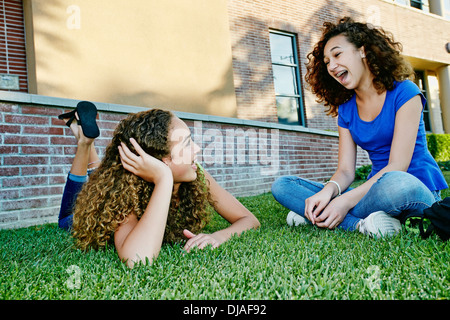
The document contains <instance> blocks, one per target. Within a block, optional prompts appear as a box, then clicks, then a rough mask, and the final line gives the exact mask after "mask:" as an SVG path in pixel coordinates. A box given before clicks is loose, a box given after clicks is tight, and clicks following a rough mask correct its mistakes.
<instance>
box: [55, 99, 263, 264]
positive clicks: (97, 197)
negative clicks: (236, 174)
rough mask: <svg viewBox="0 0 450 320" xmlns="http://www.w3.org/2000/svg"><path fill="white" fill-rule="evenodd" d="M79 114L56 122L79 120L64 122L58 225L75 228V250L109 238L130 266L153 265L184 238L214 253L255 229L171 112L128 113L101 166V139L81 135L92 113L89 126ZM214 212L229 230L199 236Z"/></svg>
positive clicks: (92, 123)
mask: <svg viewBox="0 0 450 320" xmlns="http://www.w3.org/2000/svg"><path fill="white" fill-rule="evenodd" d="M84 103H85V102H84ZM93 108H95V106H93V105H92V106H91V109H93ZM77 111H79V108H78V107H77V109H75V110H74V111H73V112H74V113H73V114H72V115H69V114H65V115H61V116H60V118H65V117H69V116H71V117H72V120H73V117H75V116H76V120H81V125H80V123H78V124H77V123H75V122H77V121H68V122H67V123H68V124H69V126H70V128H71V129H72V131H73V133H74V135H75V137H76V138H77V141H78V142H77V151H76V154H75V158H74V160H73V163H72V167H71V170H70V173H69V176H68V179H67V183H66V187H65V190H64V195H63V199H62V204H61V212H60V216H59V225H60V227H61V228H64V229H71V230H72V232H73V236H74V237H75V239H76V244H77V246H78V247H79V248H81V249H88V248H94V249H97V248H100V247H104V246H105V245H106V244H107V243H108V242H109V241H110V240H112V239H113V240H114V245H115V248H116V250H117V253H118V255H119V257H120V259H121V260H124V261H126V263H127V265H128V266H130V267H132V266H133V265H134V264H135V263H136V262H138V261H143V262H145V261H146V259H148V260H149V262H150V263H151V262H152V261H153V260H154V259H155V258H156V257H157V256H158V254H159V251H160V249H161V245H162V243H163V242H175V241H180V240H183V239H186V238H187V239H189V240H188V241H187V242H186V244H185V246H184V249H185V250H187V251H188V252H189V251H190V250H191V249H192V248H194V247H198V248H200V249H202V248H205V247H206V246H207V245H211V246H212V247H217V246H219V245H220V244H221V243H223V242H225V241H226V240H227V239H229V238H230V237H231V236H232V235H233V234H240V233H242V232H243V231H245V230H249V229H252V228H258V227H259V222H258V220H257V219H256V217H255V216H254V215H253V214H252V213H251V212H250V211H248V210H247V209H246V208H245V207H244V206H243V205H242V204H241V203H240V202H239V201H238V200H237V199H236V198H234V197H233V196H232V195H231V194H230V193H228V192H227V191H226V190H224V189H223V188H222V187H221V186H219V184H218V183H217V182H216V181H215V180H214V179H213V178H212V176H211V175H210V174H208V173H207V172H206V171H204V170H203V168H202V167H201V166H200V164H199V163H197V162H196V154H197V153H198V152H199V147H198V146H197V145H196V144H195V143H194V142H193V141H192V139H191V133H190V130H189V128H188V127H187V125H186V124H185V123H184V122H183V121H182V120H180V119H179V118H177V117H176V116H174V115H173V114H172V113H171V112H168V111H163V110H158V109H153V110H149V111H143V112H140V113H136V114H131V115H129V116H128V117H127V118H126V119H124V120H122V121H121V122H120V123H119V125H118V127H117V128H116V130H115V132H114V136H113V138H112V141H111V143H110V144H109V145H108V147H107V148H106V151H105V157H104V159H103V160H102V161H101V162H100V160H99V157H98V155H97V153H96V151H95V147H94V139H95V137H96V136H98V134H91V135H90V137H86V135H85V134H84V133H85V132H88V131H89V132H90V131H92V126H94V127H96V123H95V116H96V113H97V112H96V109H95V111H94V112H91V115H90V120H84V119H83V116H84V117H86V118H88V116H86V115H81V114H78V112H77ZM75 113H76V114H75ZM92 116H93V117H94V120H92ZM89 123H90V125H89ZM89 126H90V127H89ZM94 132H97V133H98V128H97V130H94ZM98 163H100V165H99V166H98V167H97V168H95V170H93V168H92V167H95V166H96V165H98ZM89 171H92V173H91V174H90V175H89V179H88V175H87V174H88V172H89ZM211 206H212V207H213V208H214V209H215V210H216V211H217V212H218V213H219V214H220V215H221V216H222V217H224V218H225V219H226V220H227V221H229V222H230V223H231V225H230V226H229V227H228V228H226V229H223V230H219V231H217V232H214V233H212V234H197V233H198V232H200V231H201V229H202V228H203V227H204V226H205V225H206V224H207V223H208V221H209V216H210V213H211Z"/></svg>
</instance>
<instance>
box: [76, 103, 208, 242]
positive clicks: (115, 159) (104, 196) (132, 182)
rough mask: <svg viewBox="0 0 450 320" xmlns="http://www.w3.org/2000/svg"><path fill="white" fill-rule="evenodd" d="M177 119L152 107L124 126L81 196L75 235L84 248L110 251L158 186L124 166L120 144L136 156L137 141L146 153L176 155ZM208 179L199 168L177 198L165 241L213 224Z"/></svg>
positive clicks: (183, 185) (127, 121)
mask: <svg viewBox="0 0 450 320" xmlns="http://www.w3.org/2000/svg"><path fill="white" fill-rule="evenodd" d="M172 118H173V114H172V113H171V112H169V111H164V110H160V109H152V110H149V111H143V112H139V113H135V114H131V115H129V116H128V117H127V118H125V119H124V120H122V121H121V122H120V123H119V125H118V126H117V128H116V130H115V131H114V136H113V138H112V141H111V143H110V144H109V145H108V147H107V148H106V151H105V156H104V158H103V160H102V162H101V164H100V166H99V167H98V168H97V169H96V170H95V172H94V173H93V174H91V176H90V177H89V181H88V182H86V183H85V184H84V186H83V188H82V190H81V191H80V193H79V195H78V197H77V201H76V204H75V208H74V214H73V226H72V234H73V236H74V238H75V242H76V245H77V246H78V247H79V248H81V249H84V250H85V249H88V248H94V249H98V248H101V247H104V246H106V244H107V243H108V242H109V241H110V240H111V239H112V238H113V237H112V236H113V233H114V231H115V230H116V229H117V227H118V226H119V225H120V223H122V222H123V221H124V220H125V218H126V217H127V216H128V215H130V214H135V215H136V216H137V217H138V219H140V218H141V217H142V215H143V213H144V211H145V209H146V207H147V204H148V202H149V201H150V197H151V195H152V192H153V189H154V187H155V186H154V184H153V183H149V182H146V181H145V180H143V179H141V178H139V177H138V176H136V175H134V174H133V173H131V172H129V171H127V170H126V169H124V168H123V166H122V163H121V161H120V155H119V151H118V146H119V145H120V143H121V142H124V143H125V144H126V145H127V147H128V148H129V149H130V150H131V151H133V152H136V151H135V149H134V148H133V146H132V144H131V143H130V142H129V141H130V138H134V139H135V140H136V141H137V143H138V144H139V145H140V146H141V147H142V149H143V150H144V151H145V152H146V153H148V154H150V155H151V156H153V157H155V158H157V159H159V160H161V159H162V158H163V157H165V156H167V155H169V154H170V146H169V140H168V137H169V131H170V128H171V120H172ZM206 181H207V180H206V178H205V176H204V173H203V171H202V170H201V169H200V167H199V168H198V170H197V178H196V180H194V181H192V182H183V183H181V185H180V187H179V188H178V192H177V194H175V193H174V194H172V200H171V205H170V209H169V214H168V217H167V225H166V229H165V234H164V242H176V241H180V240H182V239H183V236H182V232H183V229H189V230H190V231H192V232H194V233H197V232H199V231H200V230H201V229H202V228H203V227H204V226H205V225H206V224H207V223H208V222H209V219H210V213H211V211H212V210H211V208H212V207H211V206H210V204H212V201H211V198H210V194H209V188H208V185H207V183H206Z"/></svg>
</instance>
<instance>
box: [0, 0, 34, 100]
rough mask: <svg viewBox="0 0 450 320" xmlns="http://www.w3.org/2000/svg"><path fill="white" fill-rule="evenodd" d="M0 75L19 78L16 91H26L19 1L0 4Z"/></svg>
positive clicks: (12, 0)
mask: <svg viewBox="0 0 450 320" xmlns="http://www.w3.org/2000/svg"><path fill="white" fill-rule="evenodd" d="M0 74H9V75H17V76H19V86H20V89H19V90H18V91H22V92H27V91H28V76H27V62H26V54H25V32H24V22H23V9H22V1H21V0H7V1H3V2H2V3H0Z"/></svg>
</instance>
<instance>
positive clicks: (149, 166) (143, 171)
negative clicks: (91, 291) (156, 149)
mask: <svg viewBox="0 0 450 320" xmlns="http://www.w3.org/2000/svg"><path fill="white" fill-rule="evenodd" d="M130 143H131V144H132V145H133V147H134V149H135V150H136V152H137V153H138V155H136V154H134V153H133V152H132V151H131V150H130V149H128V147H127V146H126V145H125V144H124V143H123V142H121V144H120V146H119V154H120V161H121V162H122V165H123V167H124V168H125V169H126V170H128V171H130V172H131V173H133V174H135V175H137V176H138V177H140V178H142V179H144V180H145V181H147V182H152V183H154V184H157V183H158V182H159V181H161V179H163V178H165V177H170V178H172V171H171V170H170V168H169V167H168V166H167V165H166V164H165V163H164V162H162V161H160V160H158V159H156V158H155V157H152V156H151V155H149V154H148V153H146V152H145V151H144V150H143V149H142V148H141V146H140V145H139V144H138V143H137V142H136V140H134V139H133V138H131V139H130ZM172 179H173V178H172Z"/></svg>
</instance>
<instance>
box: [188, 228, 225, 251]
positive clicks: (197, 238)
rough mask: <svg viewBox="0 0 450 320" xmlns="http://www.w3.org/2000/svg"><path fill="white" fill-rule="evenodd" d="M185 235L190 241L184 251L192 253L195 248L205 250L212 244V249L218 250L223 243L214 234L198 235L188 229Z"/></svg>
mask: <svg viewBox="0 0 450 320" xmlns="http://www.w3.org/2000/svg"><path fill="white" fill-rule="evenodd" d="M183 234H184V236H185V237H186V238H188V239H189V240H188V241H187V242H186V244H185V246H184V250H186V251H187V252H189V251H191V250H192V249H193V248H195V247H197V248H199V249H204V248H205V247H206V246H207V245H208V244H210V245H211V246H212V248H217V247H218V246H219V245H220V244H221V243H222V241H221V240H220V239H218V238H217V237H215V236H214V235H213V234H205V233H200V234H198V235H196V234H194V233H192V232H190V231H189V230H187V229H184V230H183Z"/></svg>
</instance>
